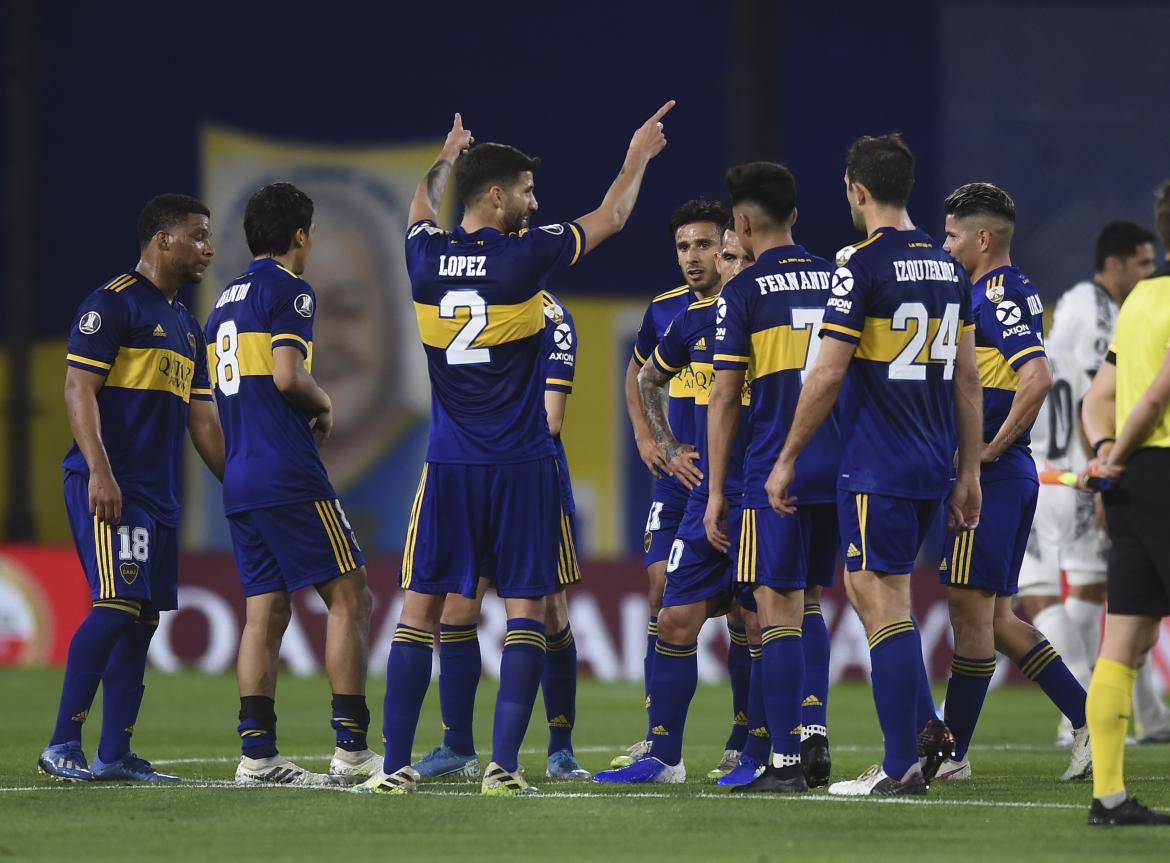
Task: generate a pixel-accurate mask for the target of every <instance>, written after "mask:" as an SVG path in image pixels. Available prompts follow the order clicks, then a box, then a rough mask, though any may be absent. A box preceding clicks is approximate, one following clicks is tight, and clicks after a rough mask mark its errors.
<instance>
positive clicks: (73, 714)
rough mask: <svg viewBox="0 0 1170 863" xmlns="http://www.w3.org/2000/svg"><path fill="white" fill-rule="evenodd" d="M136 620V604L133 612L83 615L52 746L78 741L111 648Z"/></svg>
mask: <svg viewBox="0 0 1170 863" xmlns="http://www.w3.org/2000/svg"><path fill="white" fill-rule="evenodd" d="M137 617H138V603H136V602H135V603H134V604H133V610H131V609H130V608H129V607H128V608H126V609H120V608H110V607H103V606H100V605H95V606H94V607H93V608H91V609H90V611H89V614H88V615H86V617H85V620H83V621H82V622H81V626H79V627H77V632H75V633H73V640H72V641H70V642H69V658H68V660H66V663H65V681H64V682H63V683H62V684H61V703H60V705H59V706H58V708H57V725H56V727H55V728H54V729H53V739H52V740H51V741H49V742H50V743H51V744H57V743H68V742H69V741H70V740H78V741H80V740H81V726H82V724H83V723H84V722H85V720H86V719H87V718H88V717H89V708H90V707H92V706H93V698H94V696H95V695H96V694H97V689H98V684H99V683H101V679H102V671H103V670H105V667H106V664H107V662H108V660H109V658H110V654H111V652H112V651H113V650H114V645H115V644H117V643H118V641H119V639H121V637H122V635H123V634H124V633H125V632H126V630H127V629H128V628H129V627H131V626H133V625H134V621H135V619H136V618H137Z"/></svg>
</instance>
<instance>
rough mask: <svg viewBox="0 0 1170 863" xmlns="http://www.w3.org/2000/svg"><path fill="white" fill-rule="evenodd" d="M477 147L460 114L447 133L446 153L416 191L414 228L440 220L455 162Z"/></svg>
mask: <svg viewBox="0 0 1170 863" xmlns="http://www.w3.org/2000/svg"><path fill="white" fill-rule="evenodd" d="M473 143H475V138H473V137H471V132H469V131H468V130H467V129H464V128H463V117H461V116H460V115H459V114H458V113H456V114H455V120H454V122H452V124H451V131H450V132H448V133H447V140H445V141H444V142H443V149H441V150H440V151H439V156H438V158H437V159H435V164H433V165H431V169H430V170H429V171H427V175H426V176H425V177H423V178H422V180H421V181H420V182H419V184H418V188H417V189H415V191H414V198H413V199H412V200H411V202H410V224H412V225H413V224H414V223H415V222H421V221H423V220H424V219H430V220H431V221H434V220H436V219H437V218H438V217H439V204H441V203H442V201H443V192H444V190H445V189H446V188H447V180H449V179H450V178H451V169H452V168H453V167H454V166H455V161H456V160H457V159H458V158H459V157H460V156H461V155H463V154H464V153H465V152H467V148H468V147H470V146H471V145H472V144H473Z"/></svg>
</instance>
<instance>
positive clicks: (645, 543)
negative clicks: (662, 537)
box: [642, 531, 654, 552]
mask: <svg viewBox="0 0 1170 863" xmlns="http://www.w3.org/2000/svg"><path fill="white" fill-rule="evenodd" d="M653 539H654V534H652V533H651V532H650V531H646V535H645V536H643V537H642V551H645V552H649V551H650V543H651V541H653Z"/></svg>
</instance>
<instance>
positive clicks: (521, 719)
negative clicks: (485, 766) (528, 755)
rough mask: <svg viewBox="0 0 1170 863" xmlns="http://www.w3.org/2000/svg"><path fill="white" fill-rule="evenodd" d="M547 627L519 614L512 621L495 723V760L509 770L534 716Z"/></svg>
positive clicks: (507, 639) (493, 740)
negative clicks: (533, 710)
mask: <svg viewBox="0 0 1170 863" xmlns="http://www.w3.org/2000/svg"><path fill="white" fill-rule="evenodd" d="M544 630H545V627H544V623H543V622H541V621H539V620H532V619H530V618H527V617H516V618H513V619H511V620H509V621H508V634H507V635H506V636H505V637H504V653H503V656H502V657H501V658H500V692H499V695H498V696H497V697H496V716H495V723H494V724H493V726H492V761H494V762H496V764H498V765H500V766H501V767H503V768H504V769H505V770H509V771H514V770H516V767H517V763H518V761H519V758H520V744H521V743H522V742H523V741H524V732H525V731H527V730H528V720H529V719H531V718H532V706H533V705H534V704H535V703H536V690H537V689H538V688H539V687H540V675H541V673H542V672H543V671H544V654H545V638H544Z"/></svg>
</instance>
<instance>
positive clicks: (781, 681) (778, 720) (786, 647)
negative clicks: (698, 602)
mask: <svg viewBox="0 0 1170 863" xmlns="http://www.w3.org/2000/svg"><path fill="white" fill-rule="evenodd" d="M760 640H761V641H762V642H763V645H764V710H766V711H767V714H768V730H769V732H770V733H771V735H772V763H773V764H774V765H775V766H777V767H787V766H790V765H792V764H799V763H800V731H801V724H800V711H801V706H800V705H801V701H803V700H804V698H803V695H802V694H801V693H803V692H804V639H803V638H801V634H800V627H797V626H762V627H760Z"/></svg>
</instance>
